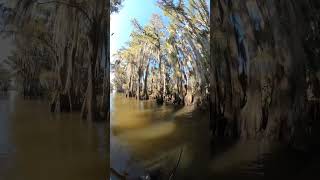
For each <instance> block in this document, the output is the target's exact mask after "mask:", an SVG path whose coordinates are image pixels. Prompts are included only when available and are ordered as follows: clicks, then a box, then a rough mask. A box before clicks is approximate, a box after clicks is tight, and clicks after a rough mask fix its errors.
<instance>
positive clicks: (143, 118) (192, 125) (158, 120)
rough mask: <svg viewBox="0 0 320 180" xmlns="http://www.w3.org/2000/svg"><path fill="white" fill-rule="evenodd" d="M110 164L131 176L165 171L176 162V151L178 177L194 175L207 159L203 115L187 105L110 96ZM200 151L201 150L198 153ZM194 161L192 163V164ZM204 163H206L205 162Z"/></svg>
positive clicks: (207, 142) (169, 169) (204, 116)
mask: <svg viewBox="0 0 320 180" xmlns="http://www.w3.org/2000/svg"><path fill="white" fill-rule="evenodd" d="M111 99H112V100H111V122H110V125H111V134H110V136H111V144H110V145H111V166H112V167H113V168H115V169H117V171H119V172H123V173H124V172H127V173H128V174H129V178H132V179H135V178H137V177H138V176H140V175H142V174H144V173H150V172H156V171H157V172H158V171H161V172H162V173H163V174H168V173H169V172H170V171H171V170H172V169H173V168H174V166H175V165H176V163H177V159H178V156H179V152H180V150H181V148H183V156H182V159H181V162H180V164H179V172H177V173H178V174H179V175H178V176H179V178H180V179H184V178H183V177H184V176H190V175H192V174H189V173H186V172H188V171H189V172H191V171H190V168H193V171H192V172H193V173H194V174H197V172H198V171H197V170H200V169H203V168H201V167H202V166H203V165H202V164H201V163H200V162H201V161H202V162H205V161H207V160H208V157H209V151H204V149H209V141H207V139H204V137H205V136H206V137H208V135H209V132H208V130H206V129H207V127H208V126H207V124H206V123H207V122H206V121H205V120H206V114H205V113H202V114H200V113H198V114H195V113H192V110H191V109H190V107H185V108H182V109H181V108H177V107H174V106H169V105H167V106H158V105H157V104H156V103H155V102H152V101H137V100H135V99H127V98H125V97H124V96H123V95H119V94H113V96H112V97H111ZM199 152H201V153H199ZM192 164H195V165H196V166H192ZM206 164H207V163H206Z"/></svg>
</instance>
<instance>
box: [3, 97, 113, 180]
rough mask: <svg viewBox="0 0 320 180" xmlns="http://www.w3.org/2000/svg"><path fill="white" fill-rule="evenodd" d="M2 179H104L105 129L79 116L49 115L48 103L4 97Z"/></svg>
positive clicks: (101, 125) (74, 114) (69, 114)
mask: <svg viewBox="0 0 320 180" xmlns="http://www.w3.org/2000/svg"><path fill="white" fill-rule="evenodd" d="M0 106H1V108H0V111H1V112H0V128H1V130H0V179H1V180H13V179H18V180H19V179H24V180H36V179H46V180H57V179H59V180H73V179H74V180H91V179H101V180H102V179H105V177H106V176H107V173H106V154H105V149H106V148H105V146H106V140H105V125H104V124H100V123H99V124H97V123H94V124H92V125H88V124H87V123H86V122H84V121H83V120H81V119H80V118H79V117H80V115H79V114H78V113H67V114H64V113H61V114H59V115H57V114H52V113H50V112H49V106H48V103H47V102H45V101H41V100H22V99H21V98H20V97H19V96H18V95H17V93H16V92H9V93H8V94H6V95H2V96H1V98H0Z"/></svg>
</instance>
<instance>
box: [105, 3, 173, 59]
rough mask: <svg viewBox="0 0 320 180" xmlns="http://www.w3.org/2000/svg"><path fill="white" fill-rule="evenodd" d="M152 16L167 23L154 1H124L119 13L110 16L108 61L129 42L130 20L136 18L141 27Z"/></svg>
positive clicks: (131, 27) (131, 28)
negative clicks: (156, 16) (155, 15)
mask: <svg viewBox="0 0 320 180" xmlns="http://www.w3.org/2000/svg"><path fill="white" fill-rule="evenodd" d="M152 14H160V15H161V16H162V20H164V22H165V24H166V22H168V18H166V17H165V16H164V15H163V13H162V10H161V9H160V8H159V7H158V6H157V4H156V0H124V3H123V7H122V8H121V9H120V11H119V13H115V14H112V15H111V19H110V31H111V34H112V33H114V34H113V35H112V36H111V38H110V53H111V54H110V55H111V57H110V59H111V62H113V57H112V55H113V54H114V53H116V52H117V50H118V49H120V48H121V47H122V46H125V43H126V42H128V41H129V40H130V33H131V32H132V30H133V26H132V24H131V20H132V19H133V18H136V19H137V20H138V22H139V23H140V24H141V25H143V26H144V25H146V24H147V23H148V22H149V21H150V18H151V15H152Z"/></svg>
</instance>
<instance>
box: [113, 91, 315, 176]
mask: <svg viewBox="0 0 320 180" xmlns="http://www.w3.org/2000/svg"><path fill="white" fill-rule="evenodd" d="M110 127H111V131H110V137H111V139H110V142H111V144H110V146H111V166H112V167H113V168H114V169H116V170H117V171H118V172H120V173H125V172H126V173H128V174H129V179H137V178H138V177H139V176H141V175H143V174H147V173H150V172H160V174H161V173H162V174H168V171H170V170H172V169H173V167H174V166H175V165H176V162H177V158H178V156H179V152H180V150H181V148H183V154H182V159H181V162H180V164H179V167H178V170H177V176H176V179H219V180H229V179H246V180H247V179H275V178H276V179H277V178H284V179H288V178H290V179H305V178H309V177H313V176H316V177H317V176H319V175H318V174H317V172H319V171H320V166H319V165H318V164H319V163H318V162H319V160H320V157H319V155H317V154H306V153H302V152H297V151H294V150H293V149H290V148H288V147H287V146H284V145H283V144H281V143H280V142H270V141H267V140H246V141H232V140H228V139H224V140H223V139H220V138H218V139H213V140H212V141H211V142H210V138H209V137H210V135H209V129H208V128H209V120H208V116H207V114H206V113H205V112H200V111H193V109H192V108H189V107H184V108H175V107H173V106H157V105H156V103H154V102H151V101H148V102H146V101H137V100H135V99H127V98H125V97H124V96H122V95H119V94H113V95H112V97H111V123H110ZM111 179H116V178H115V177H112V178H111ZM165 179H168V178H165Z"/></svg>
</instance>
